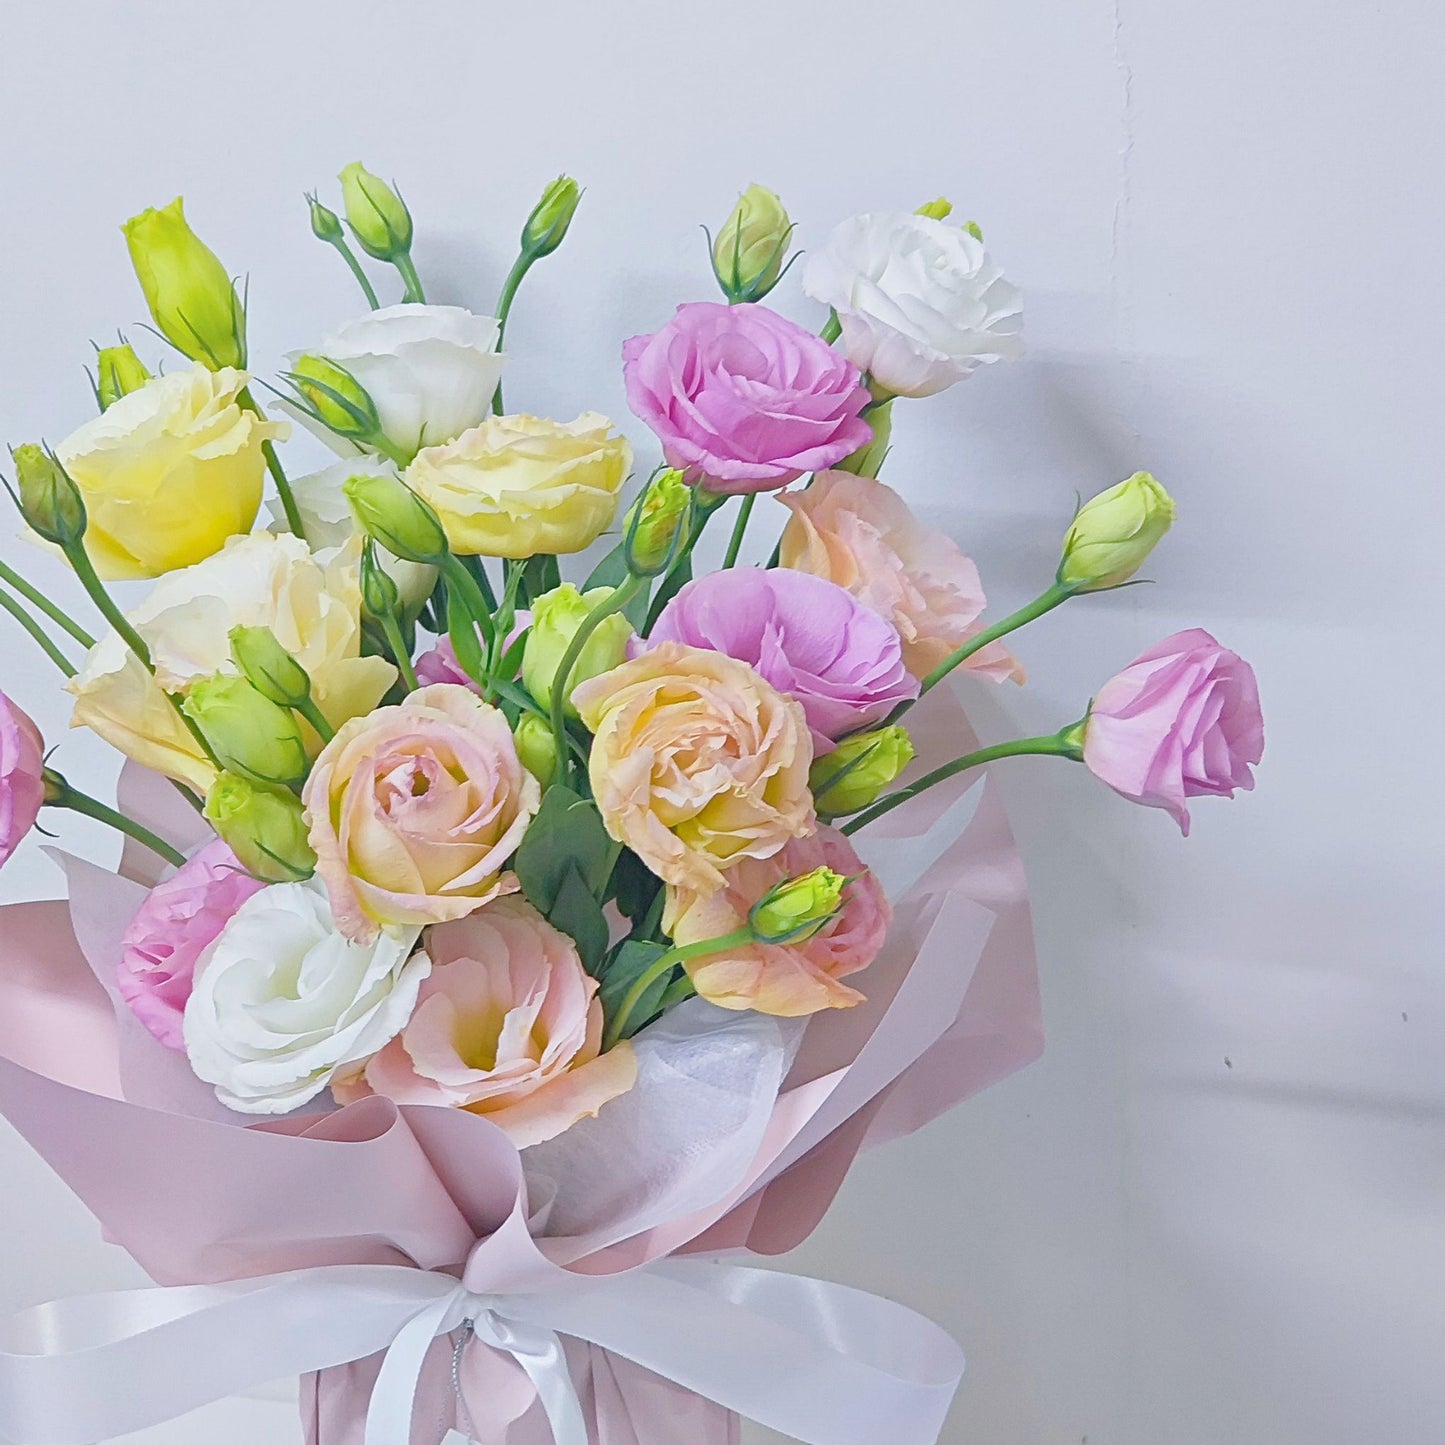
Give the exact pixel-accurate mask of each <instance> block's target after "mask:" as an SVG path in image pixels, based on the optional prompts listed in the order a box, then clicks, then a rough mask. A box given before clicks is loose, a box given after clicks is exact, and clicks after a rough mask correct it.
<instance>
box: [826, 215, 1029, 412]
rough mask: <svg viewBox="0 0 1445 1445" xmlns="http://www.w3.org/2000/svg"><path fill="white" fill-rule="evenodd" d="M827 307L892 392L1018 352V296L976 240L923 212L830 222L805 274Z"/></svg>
mask: <svg viewBox="0 0 1445 1445" xmlns="http://www.w3.org/2000/svg"><path fill="white" fill-rule="evenodd" d="M803 290H804V291H805V292H806V293H807V294H808V295H809V296H811V297H812V298H813V299H814V300H815V301H821V302H823V303H824V304H825V305H827V306H831V307H832V308H833V309H834V310H835V311H836V312H837V313H838V321H839V324H840V325H841V326H842V328H843V334H842V343H843V350H844V352H845V353H846V354H847V356H848V359H849V360H850V361H851V362H852V363H853V364H854V365H855V366H857V367H858V368H859V369H860V370H862V371H866V372H868V373H869V374H870V375H871V376H872V377H873V379H874V381H876V382H878V383H879V384H880V385H881V386H883V387H886V388H887V389H888V390H889V391H890V392H892V393H894V394H895V395H896V396H931V395H933V393H934V392H938V391H943V390H944V389H945V388H946V387H950V386H952V385H953V384H954V382H956V381H962V380H963V379H964V378H965V377H966V376H969V375H971V374H972V373H973V372H974V371H975V370H976V369H977V368H978V367H979V366H982V365H985V364H987V363H989V362H993V361H1008V360H1011V359H1013V358H1014V357H1016V356H1019V355H1021V354H1022V352H1023V340H1022V338H1021V337H1020V335H1019V332H1020V330H1021V329H1022V326H1023V297H1022V295H1021V294H1020V292H1019V290H1018V288H1017V287H1015V286H1013V285H1011V284H1010V283H1009V282H1008V281H1006V280H1004V278H1003V275H1002V273H1001V272H1000V271H999V269H998V267H997V266H995V265H994V264H993V262H992V261H991V260H990V259H989V255H988V252H987V251H985V250H984V247H983V242H982V241H980V240H978V238H977V237H975V236H973V235H972V234H971V233H970V232H968V231H965V230H963V229H962V228H961V227H958V226H950V225H948V224H947V223H946V222H943V221H935V220H934V219H933V218H932V217H930V216H916V215H911V214H908V213H906V212H887V213H879V214H875V215H865V216H854V217H853V218H852V219H851V220H847V221H844V222H843V223H842V224H841V225H840V226H838V227H837V228H836V229H835V230H834V231H833V234H832V235H831V236H829V237H828V241H827V244H826V245H824V247H823V248H822V250H820V251H815V252H813V253H812V254H811V255H810V256H809V257H808V261H807V265H806V267H805V269H804V271H803Z"/></svg>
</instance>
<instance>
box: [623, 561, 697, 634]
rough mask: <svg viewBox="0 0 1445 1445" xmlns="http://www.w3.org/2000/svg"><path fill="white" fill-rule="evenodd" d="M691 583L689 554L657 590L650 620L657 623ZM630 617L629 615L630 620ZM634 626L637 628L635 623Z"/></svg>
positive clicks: (648, 615)
mask: <svg viewBox="0 0 1445 1445" xmlns="http://www.w3.org/2000/svg"><path fill="white" fill-rule="evenodd" d="M691 581H692V554H691V553H689V554H688V555H687V556H686V557H684V558H683V559H682V560H681V561H680V562H679V563H678V564H677V566H676V567H674V568H673V569H672V571H671V572H669V573H668V574H667V576H666V577H664V578H663V579H662V586H661V587H659V588H658V589H657V596H656V597H655V598H654V599H653V602H652V607H651V610H650V611H649V612H648V613H647V617H648V619H650V620H651V621H653V622H655V621H656V620H657V619H658V618H659V617H660V616H661V615H662V609H663V608H664V607H666V606H667V604H668V603H669V602H671V601H672V599H673V598H674V597H676V596H677V594H678V593H679V592H681V591H682V589H683V588H684V587H685V586H686V585H687V583H689V582H691ZM630 616H631V614H630V613H629V619H630ZM632 625H633V626H634V627H636V626H637V624H636V623H635V622H634V623H633V624H632Z"/></svg>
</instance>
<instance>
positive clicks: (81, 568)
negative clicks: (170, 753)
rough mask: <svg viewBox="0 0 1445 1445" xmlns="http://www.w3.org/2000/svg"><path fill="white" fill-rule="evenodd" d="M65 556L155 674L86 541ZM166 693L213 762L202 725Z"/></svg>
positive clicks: (123, 637)
mask: <svg viewBox="0 0 1445 1445" xmlns="http://www.w3.org/2000/svg"><path fill="white" fill-rule="evenodd" d="M65 556H66V560H67V561H69V563H70V565H71V566H72V567H73V568H74V569H75V575H76V576H77V577H79V578H80V585H81V586H82V587H84V588H85V590H86V592H87V593H88V594H89V596H90V600H91V601H92V602H94V603H95V606H96V609H97V611H99V613H100V615H101V616H102V617H104V618H105V620H106V621H107V622H108V623H110V625H111V627H112V628H114V629H115V632H116V634H117V635H118V636H119V637H120V640H121V641H122V642H124V643H125V645H126V646H127V647H128V648H130V650H131V651H132V652H133V653H134V654H135V655H136V657H137V658H138V659H139V660H140V663H141V666H142V667H144V668H145V670H146V671H147V672H148V673H150V674H151V676H152V677H154V676H155V671H156V667H155V663H154V662H153V661H152V660H151V650H150V648H149V647H147V646H146V644H145V639H144V638H143V637H142V636H141V635H140V633H139V632H137V631H136V630H135V628H134V627H132V626H131V624H130V622H129V620H128V619H127V618H126V615H125V613H124V612H122V611H121V610H120V608H119V607H117V606H116V604H115V601H114V599H113V598H112V597H111V595H110V593H109V592H107V591H106V590H105V584H104V583H103V582H102V581H101V580H100V578H99V577H98V576H96V572H95V567H94V566H93V565H92V563H91V560H90V553H89V552H87V551H86V550H85V543H84V541H83V540H82V541H79V542H75V543H73V544H72V545H71V546H69V547H67V548H65ZM162 691H163V692H164V689H162ZM165 696H166V698H167V700H168V701H169V702H170V705H171V706H172V707H173V708H174V709H175V710H176V716H177V717H178V718H180V720H181V722H182V724H183V725H184V726H185V729H186V731H187V732H188V733H190V735H191V736H192V737H193V738H194V739H195V741H196V745H197V746H198V747H199V748H200V750H201V752H202V753H203V754H204V755H205V756H206V757H207V758H209V759H210V760H211V761H212V762H213V763H214V762H216V755H215V753H213V752H212V751H211V746H210V744H209V743H208V742H207V741H206V739H205V737H204V735H203V734H202V732H201V730H200V728H198V727H197V726H196V723H195V719H194V718H192V717H191V715H190V714H189V713H188V712H187V711H186V710H185V709H184V708H183V707H182V706H181V705H180V703H179V702H178V701H177V700H176V699H175V698H174V697H173V696H171V694H170V693H168V692H167V693H165Z"/></svg>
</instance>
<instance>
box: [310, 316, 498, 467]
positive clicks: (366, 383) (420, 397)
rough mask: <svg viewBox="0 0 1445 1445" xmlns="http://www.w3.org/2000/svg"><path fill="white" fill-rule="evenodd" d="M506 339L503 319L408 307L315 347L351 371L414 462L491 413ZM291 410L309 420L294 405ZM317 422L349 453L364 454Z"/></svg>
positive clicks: (326, 437) (390, 436) (358, 323)
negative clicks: (501, 336) (426, 449)
mask: <svg viewBox="0 0 1445 1445" xmlns="http://www.w3.org/2000/svg"><path fill="white" fill-rule="evenodd" d="M499 334H500V328H499V326H498V324H497V320H496V318H495V317H492V316H478V315H476V314H474V313H473V312H471V311H468V310H466V309H465V308H464V307H461V306H423V305H420V304H418V303H415V302H404V303H403V304H402V305H400V306H386V307H383V308H382V309H381V310H380V311H368V312H367V313H366V315H365V316H360V317H358V318H357V319H356V320H355V321H348V322H347V323H346V325H345V326H342V327H341V328H340V329H339V330H337V331H334V332H332V333H331V335H329V336H325V337H323V338H322V339H321V341H320V342H319V343H318V344H317V345H316V346H314V347H312V348H311V350H313V351H314V352H315V353H316V354H317V355H320V356H324V357H326V358H327V360H329V361H334V362H336V363H337V365H339V366H342V367H344V368H345V369H346V370H347V371H349V372H350V373H351V375H352V376H354V377H355V378H356V379H357V381H359V382H360V383H361V385H362V386H363V387H365V389H366V390H367V392H368V393H369V394H370V396H371V399H372V401H373V402H374V403H375V404H376V414H377V416H378V417H379V418H380V420H381V430H382V432H383V433H384V434H385V436H386V438H387V440H388V441H389V442H391V444H392V445H393V446H394V447H396V448H397V449H398V451H401V452H403V453H405V455H406V456H408V457H412V456H415V455H416V453H417V452H419V451H420V450H421V449H422V448H423V447H434V446H441V445H442V444H443V443H445V442H449V441H452V440H454V439H455V438H456V437H459V436H460V435H461V434H462V433H463V432H464V431H466V430H467V429H468V428H469V427H474V426H476V425H477V424H478V423H479V422H481V421H483V420H485V419H486V418H487V417H488V416H489V415H491V410H492V395H493V393H494V392H495V391H496V389H497V383H498V382H499V381H500V380H501V377H502V366H503V363H504V362H505V360H506V358H505V357H504V356H503V355H502V354H501V353H500V352H498V350H497V341H498V339H499ZM286 410H287V411H288V412H289V413H290V414H291V415H292V416H295V417H297V418H298V420H303V421H304V420H305V418H304V417H303V416H302V415H301V413H300V412H299V410H298V409H296V408H293V407H291V406H290V405H289V404H288V405H287V406H286ZM308 424H309V423H308ZM310 425H311V428H312V430H313V431H316V434H317V435H318V436H320V437H321V438H322V440H323V441H325V442H326V443H327V445H328V446H331V447H334V448H335V449H336V450H337V451H338V452H340V453H341V454H342V455H343V456H349V455H355V453H356V452H357V451H358V450H359V448H357V447H355V446H353V445H352V443H350V442H348V441H343V440H342V439H341V438H340V437H337V436H334V435H332V434H331V433H330V432H327V431H322V430H317V428H316V426H315V425H314V424H310Z"/></svg>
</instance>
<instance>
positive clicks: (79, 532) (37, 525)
mask: <svg viewBox="0 0 1445 1445" xmlns="http://www.w3.org/2000/svg"><path fill="white" fill-rule="evenodd" d="M11 455H12V456H13V457H14V459H15V482H16V486H17V488H18V490H19V496H18V497H17V498H16V502H17V503H18V504H19V507H20V515H21V516H22V517H24V518H25V520H26V522H28V523H29V524H30V529H31V531H33V532H35V533H36V534H37V535H39V536H41V537H44V538H45V540H46V541H47V542H53V543H54V544H55V545H56V546H57V547H63V548H70V547H76V546H79V545H80V542H81V540H82V539H83V538H84V536H85V527H86V515H85V502H84V501H83V500H82V498H81V495H80V489H79V488H78V487H77V486H76V485H75V483H74V482H73V481H71V479H70V476H69V474H68V473H67V472H66V470H65V468H64V467H62V466H61V465H60V463H59V462H58V461H56V460H55V458H54V456H52V455H51V454H50V453H49V452H47V451H46V450H45V448H44V447H38V446H36V445H35V443H34V442H27V443H26V444H25V445H24V446H20V447H16V448H15V450H14V451H13V452H12V453H11Z"/></svg>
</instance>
